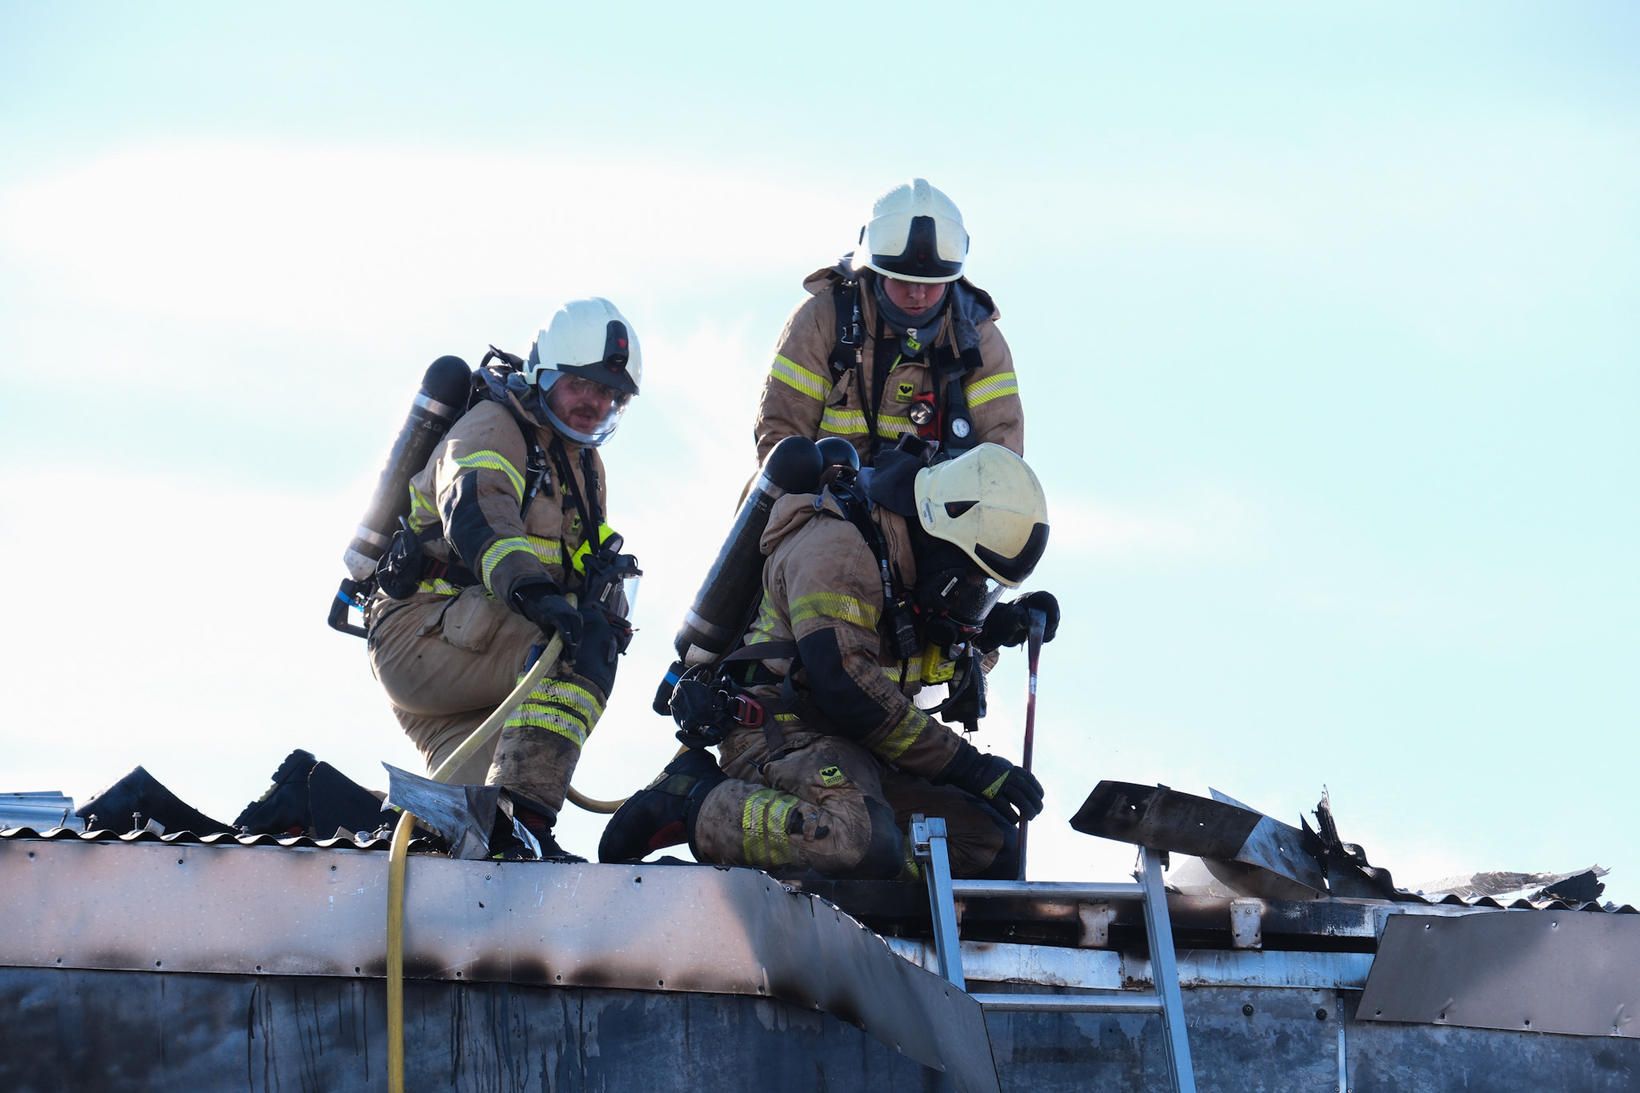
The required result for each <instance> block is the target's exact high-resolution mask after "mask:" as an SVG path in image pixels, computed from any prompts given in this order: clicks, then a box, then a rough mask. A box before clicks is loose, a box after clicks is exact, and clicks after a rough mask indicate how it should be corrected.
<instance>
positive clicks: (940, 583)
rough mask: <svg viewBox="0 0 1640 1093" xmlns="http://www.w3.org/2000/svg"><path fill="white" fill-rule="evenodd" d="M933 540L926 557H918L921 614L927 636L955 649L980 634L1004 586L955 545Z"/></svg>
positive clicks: (940, 644) (917, 595)
mask: <svg viewBox="0 0 1640 1093" xmlns="http://www.w3.org/2000/svg"><path fill="white" fill-rule="evenodd" d="M931 542H932V543H933V545H932V546H931V548H930V549H929V550H928V551H927V552H926V556H919V557H918V559H917V587H916V602H917V614H918V618H919V619H920V621H921V623H922V631H923V637H924V639H925V640H927V641H929V642H932V643H933V644H935V645H938V646H940V647H941V648H944V649H951V648H953V647H954V646H957V645H961V644H966V643H967V642H970V641H972V640H973V639H974V637H975V636H976V635H978V634H979V631H980V628H981V627H982V626H983V625H984V624H985V616H986V615H987V614H989V613H990V611H991V608H992V607H993V606H994V605H995V604H996V602H997V598H998V597H999V596H1001V595H1002V586H1001V585H1000V584H998V583H997V582H996V581H993V580H991V579H990V578H989V577H987V576H985V574H983V573H981V572H980V571H979V570H978V569H976V568H975V567H974V564H973V562H971V561H969V560H968V557H967V555H965V554H963V553H962V551H960V550H958V549H957V548H956V547H955V546H953V545H952V544H950V543H946V542H943V541H940V540H931Z"/></svg>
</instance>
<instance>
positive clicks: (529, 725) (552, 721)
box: [503, 703, 592, 748]
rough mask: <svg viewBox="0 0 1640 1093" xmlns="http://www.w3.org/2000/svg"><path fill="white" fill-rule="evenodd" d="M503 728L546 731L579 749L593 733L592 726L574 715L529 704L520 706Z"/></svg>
mask: <svg viewBox="0 0 1640 1093" xmlns="http://www.w3.org/2000/svg"><path fill="white" fill-rule="evenodd" d="M503 727H505V728H525V729H545V730H546V731H547V732H550V733H555V734H556V735H558V736H562V737H563V738H564V739H565V740H568V741H569V742H570V743H572V744H574V745H575V746H576V747H578V748H579V747H582V746H583V745H585V744H586V742H587V736H588V735H590V734H591V732H592V726H591V725H588V724H587V723H586V722H585V721H583V720H581V719H580V718H579V717H576V716H575V715H574V714H572V713H567V712H565V711H563V710H560V709H557V708H551V709H545V710H543V709H536V708H532V707H531V706H530V704H529V703H525V704H524V705H523V706H520V707H519V708H518V711H517V712H516V713H514V714H513V715H512V716H511V717H509V718H507V724H506V725H505V726H503Z"/></svg>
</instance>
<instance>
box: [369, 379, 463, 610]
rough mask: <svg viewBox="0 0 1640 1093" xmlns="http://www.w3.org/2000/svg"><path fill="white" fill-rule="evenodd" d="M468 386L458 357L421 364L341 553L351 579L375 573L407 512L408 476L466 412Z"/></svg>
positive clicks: (410, 476)
mask: <svg viewBox="0 0 1640 1093" xmlns="http://www.w3.org/2000/svg"><path fill="white" fill-rule="evenodd" d="M472 389H473V370H472V369H471V368H469V367H468V366H467V362H466V361H464V360H462V359H461V358H460V357H440V358H439V359H438V360H436V361H434V362H433V363H432V364H430V365H429V366H428V367H427V374H426V375H424V376H423V377H422V378H421V390H419V391H417V392H416V400H415V401H414V402H413V403H411V404H410V414H409V416H407V417H406V418H405V419H404V425H403V427H402V428H400V429H399V435H398V437H397V438H396V439H395V440H394V441H393V447H392V449H391V450H390V451H389V452H388V454H387V466H385V467H383V468H382V473H381V478H380V479H378V480H377V482H376V492H375V493H373V494H371V496H370V507H369V508H367V509H366V510H365V513H364V519H362V520H360V521H359V526H358V528H357V529H356V530H355V531H354V532H353V541H352V542H351V543H349V544H348V545H347V550H346V551H345V552H343V554H342V562H343V564H344V565H346V566H347V572H348V574H349V575H350V576H351V577H352V578H353V579H354V580H355V581H363V580H368V579H369V577H370V575H371V574H372V573H374V572H376V562H377V560H378V559H380V558H381V556H382V552H383V551H385V550H386V549H387V545H388V543H390V542H391V541H392V539H393V532H395V531H397V530H398V522H399V517H401V516H403V515H404V514H405V513H407V512H409V511H410V479H411V478H413V477H414V476H415V474H416V472H418V471H420V470H421V469H422V468H423V467H425V466H426V465H427V459H428V457H429V456H431V455H432V454H433V449H434V448H436V447H437V446H438V442H439V441H440V440H442V439H444V434H445V433H447V432H449V431H450V426H451V425H452V424H453V423H454V422H455V420H456V418H458V417H460V416H461V415H462V414H464V413H466V411H467V399H468V396H469V395H471V394H472Z"/></svg>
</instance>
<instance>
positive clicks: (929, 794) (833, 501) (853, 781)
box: [598, 444, 1059, 878]
mask: <svg viewBox="0 0 1640 1093" xmlns="http://www.w3.org/2000/svg"><path fill="white" fill-rule="evenodd" d="M833 473H834V475H835V477H833V478H832V480H831V482H830V483H829V484H828V485H826V486H824V487H822V488H821V491H820V492H819V493H817V494H816V493H800V494H791V495H788V496H785V497H782V498H781V499H780V500H779V501H777V502H776V503H775V506H774V509H773V511H772V512H771V514H770V517H769V522H768V527H767V529H766V530H765V532H764V533H763V538H762V549H763V553H764V555H765V556H766V561H765V564H764V568H763V597H762V602H761V605H760V607H759V609H758V612H757V616H756V619H755V621H754V622H753V623H752V625H751V628H750V629H749V631H748V632H747V634H746V636H745V640H744V643H743V644H742V646H741V647H740V648H739V649H738V650H737V651H735V652H733V653H731V654H730V655H729V656H727V657H725V658H724V661H723V662H722V664H721V665H720V666H719V667H718V669H717V673H716V675H715V676H713V675H712V674H711V673H709V672H705V671H702V670H694V671H692V672H691V673H688V674H686V675H685V676H684V678H683V680H682V681H680V683H679V686H678V690H677V692H676V693H675V694H674V696H673V703H672V706H673V712H674V715H675V716H677V717H678V719H679V722H680V725H682V731H680V734H679V735H680V738H681V739H683V740H684V741H685V743H686V744H691V743H692V744H695V745H700V744H704V743H708V742H712V743H717V746H718V748H719V751H720V753H721V756H722V767H721V769H720V767H719V765H718V763H717V762H714V761H713V758H712V756H711V754H710V753H709V752H707V751H705V750H703V749H701V748H700V747H698V746H697V747H691V748H690V750H688V751H685V752H684V753H682V754H681V755H679V756H678V757H677V758H676V759H674V760H673V761H672V762H671V763H670V764H668V766H667V768H666V770H665V771H663V772H662V774H661V775H660V777H658V778H657V779H656V780H655V781H654V782H653V783H651V785H650V786H649V788H647V789H645V790H643V791H641V792H639V793H637V794H635V795H634V796H633V797H632V798H631V799H630V800H629V801H628V802H627V803H626V804H625V805H624V806H623V807H622V808H621V810H620V811H619V812H617V813H616V814H615V816H614V817H613V818H612V819H611V821H610V823H609V826H608V828H607V829H606V830H605V832H604V836H603V839H602V842H601V843H600V845H599V848H598V856H599V859H600V860H602V861H606V862H610V861H633V860H637V859H639V858H641V857H643V855H645V854H646V853H648V852H650V851H652V850H658V849H661V848H662V847H665V846H671V845H676V844H678V843H682V842H685V841H687V842H688V844H689V847H690V850H691V851H693V853H694V855H695V857H696V858H698V859H699V860H701V861H703V862H712V863H716V864H722V865H747V866H753V867H756V868H760V869H767V870H771V871H774V872H781V873H793V872H801V871H803V870H813V871H815V872H818V873H821V874H823V875H827V876H833V877H878V878H889V877H896V876H901V875H907V876H912V875H915V867H914V866H913V865H912V864H911V858H910V854H909V840H908V839H907V838H906V836H905V831H906V828H907V824H908V822H909V819H910V817H911V815H912V814H913V813H918V812H920V813H924V814H926V815H931V816H943V817H944V818H945V820H946V825H947V829H948V831H949V836H950V844H949V845H950V852H951V866H952V871H953V873H954V874H956V875H958V876H969V877H999V878H1000V877H1012V876H1014V875H1015V874H1016V870H1017V865H1018V861H1017V858H1018V837H1017V827H1016V825H1017V824H1018V822H1019V819H1020V817H1021V816H1023V817H1025V818H1027V819H1029V818H1031V817H1034V816H1035V815H1037V813H1039V812H1040V811H1041V810H1042V786H1041V784H1040V783H1039V782H1038V781H1037V780H1036V778H1035V777H1033V776H1032V775H1031V774H1030V772H1028V771H1026V770H1024V769H1022V768H1020V767H1018V766H1015V765H1014V764H1013V763H1010V762H1008V761H1007V760H1006V759H1003V758H1001V757H1000V756H996V755H987V754H983V753H981V752H979V751H978V750H976V749H975V748H974V747H973V746H972V745H971V744H969V743H968V742H967V741H966V740H964V739H963V738H962V736H960V735H959V734H958V733H957V732H955V731H953V730H952V729H950V728H948V727H947V726H946V725H944V724H942V723H941V722H940V721H937V720H935V719H934V718H933V717H931V716H930V713H939V714H941V716H943V717H946V718H947V719H950V720H960V721H969V722H972V721H973V720H976V719H977V717H978V716H979V715H980V714H981V713H983V685H984V684H983V671H982V667H981V664H982V661H983V660H984V659H986V658H987V657H988V655H989V654H990V653H992V652H994V651H995V650H996V649H997V648H998V647H999V646H1002V645H1017V644H1020V643H1021V642H1023V641H1024V640H1025V638H1026V635H1027V633H1028V628H1029V627H1028V618H1029V616H1028V612H1029V611H1030V610H1032V609H1035V610H1040V611H1043V612H1044V613H1045V614H1046V615H1047V616H1048V628H1047V632H1046V636H1051V635H1052V632H1053V630H1054V629H1055V628H1056V627H1057V624H1058V614H1059V611H1058V606H1057V603H1056V602H1055V600H1054V598H1053V596H1051V595H1050V594H1048V593H1046V592H1036V593H1032V594H1030V595H1028V596H1025V597H1022V598H1020V599H1017V600H1015V601H1013V602H1011V603H1006V604H996V599H997V596H998V594H999V593H1000V592H1001V591H1002V589H1003V588H1017V587H1018V586H1019V585H1020V584H1021V583H1022V582H1023V581H1024V580H1025V579H1026V578H1027V577H1028V576H1030V574H1031V571H1032V570H1033V569H1034V568H1035V566H1036V564H1037V562H1038V560H1039V559H1040V558H1041V557H1042V552H1043V549H1044V547H1045V546H1046V545H1047V537H1048V525H1047V511H1046V505H1045V502H1044V499H1043V494H1042V487H1041V485H1040V483H1039V482H1038V481H1037V479H1036V476H1035V474H1033V473H1032V472H1031V470H1030V468H1029V467H1028V466H1026V464H1025V461H1024V460H1023V459H1021V458H1020V457H1019V456H1017V455H1015V454H1014V453H1013V452H1011V451H1008V450H1007V449H1005V448H1002V447H1000V446H998V445H995V444H982V445H980V446H978V447H976V448H974V449H973V450H971V451H969V452H967V453H965V454H963V455H961V456H959V457H957V458H955V459H951V460H947V461H944V462H937V463H934V464H933V465H932V466H926V465H924V453H920V452H918V451H916V450H915V445H910V446H908V447H902V448H900V449H895V450H892V451H889V452H885V453H883V454H882V455H880V456H879V457H878V459H877V462H876V463H875V465H874V466H873V467H871V468H869V470H868V472H863V473H862V474H861V476H860V477H859V479H858V480H856V479H855V478H854V476H853V475H852V474H851V473H850V472H849V471H848V470H847V469H846V468H845V469H842V470H840V471H837V472H833ZM937 682H944V683H948V684H949V686H950V687H951V694H952V697H951V698H950V699H948V700H947V702H948V703H952V704H953V705H944V704H942V705H944V708H943V709H942V708H941V707H934V708H933V710H931V711H924V710H922V709H919V708H918V707H917V706H916V705H915V704H914V703H913V701H912V696H913V695H915V694H916V693H917V692H918V691H919V690H920V689H921V688H922V687H923V686H925V685H927V684H931V683H937ZM957 707H966V708H964V709H960V710H959V709H958V708H957Z"/></svg>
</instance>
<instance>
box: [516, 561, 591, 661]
mask: <svg viewBox="0 0 1640 1093" xmlns="http://www.w3.org/2000/svg"><path fill="white" fill-rule="evenodd" d="M512 595H513V604H514V606H515V607H516V608H517V609H518V613H519V614H520V615H523V616H524V617H525V618H526V619H529V620H530V621H531V622H533V623H535V625H537V626H539V627H540V628H541V630H542V631H543V632H544V633H546V634H549V635H550V634H553V633H556V634H557V635H558V636H559V637H561V638H563V639H564V658H565V659H566V660H574V659H575V647H576V646H577V645H578V644H580V641H581V614H580V612H578V611H576V610H575V608H574V606H572V605H571V604H570V602H569V601H568V600H566V599H564V597H563V596H561V595H559V594H558V587H557V586H556V585H554V584H553V583H552V582H550V581H537V582H535V583H533V584H527V585H525V586H524V587H523V588H519V589H515V590H514V591H513V594H512Z"/></svg>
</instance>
